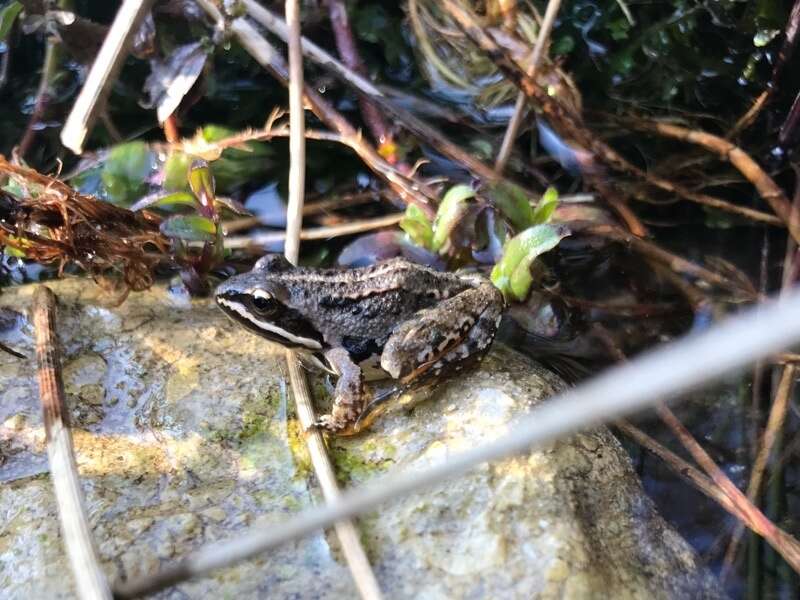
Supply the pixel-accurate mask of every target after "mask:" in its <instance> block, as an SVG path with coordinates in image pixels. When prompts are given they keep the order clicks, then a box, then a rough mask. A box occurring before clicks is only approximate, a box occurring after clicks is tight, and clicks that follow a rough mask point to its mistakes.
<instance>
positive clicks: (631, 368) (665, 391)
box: [117, 292, 800, 598]
mask: <svg viewBox="0 0 800 600" xmlns="http://www.w3.org/2000/svg"><path fill="white" fill-rule="evenodd" d="M799 340H800V292H794V293H792V294H790V295H788V296H787V297H786V298H785V299H784V300H783V301H782V302H780V303H776V302H771V303H768V304H766V305H761V306H759V307H758V308H757V309H756V310H750V311H748V312H747V313H745V314H742V315H739V316H737V317H733V318H731V319H729V320H728V321H727V322H725V323H722V324H719V325H715V326H714V327H712V328H711V329H708V330H707V331H705V332H703V333H702V334H698V335H694V336H690V337H688V338H685V339H683V340H680V341H678V342H675V343H672V344H669V345H667V346H664V347H662V348H660V349H658V350H655V351H651V352H649V353H648V354H645V355H641V356H639V357H637V358H636V359H634V360H632V361H631V362H629V363H627V364H625V365H621V366H619V367H616V368H614V369H611V370H609V371H607V372H605V373H603V374H601V375H598V376H597V377H595V378H594V379H592V380H590V381H588V382H586V383H584V384H582V385H580V386H579V387H576V388H573V389H571V390H569V391H567V392H565V393H564V394H562V395H561V396H559V397H556V398H553V399H552V400H551V401H549V402H547V403H544V404H542V405H540V406H539V407H537V409H536V410H535V411H533V413H532V414H531V415H529V416H527V417H525V418H524V419H523V420H522V421H520V422H519V424H518V425H516V426H515V427H514V428H513V429H512V430H510V431H509V432H507V433H506V434H504V435H503V436H502V437H501V438H499V439H497V440H495V441H493V442H490V443H488V444H483V445H481V446H479V447H476V448H473V449H470V450H467V451H465V452H462V453H460V454H455V455H452V456H449V457H448V458H447V460H446V461H443V462H440V463H438V464H435V465H433V466H431V467H430V468H428V469H425V470H423V471H414V472H405V473H395V474H392V475H389V476H386V477H380V478H376V479H375V480H373V482H372V483H370V484H368V485H366V486H364V487H361V488H359V489H357V490H351V491H347V492H345V493H344V494H342V497H341V498H340V499H338V500H336V501H335V502H332V503H329V504H327V505H326V506H321V507H318V508H314V509H311V510H308V511H305V512H304V513H302V514H300V515H297V516H295V517H294V518H292V519H290V520H288V521H286V522H285V523H282V524H280V525H272V526H270V527H268V528H261V529H253V530H251V531H250V532H246V533H243V534H241V535H239V536H237V539H236V540H231V541H227V542H219V543H216V544H212V545H209V546H206V547H204V548H202V549H200V550H198V551H197V552H195V553H193V554H192V555H190V556H188V557H186V558H184V559H182V560H180V561H178V562H176V563H173V564H171V565H167V566H166V567H165V568H164V569H163V570H162V571H160V572H158V573H154V574H151V575H148V576H145V577H143V578H141V579H139V580H135V581H131V582H129V583H127V584H125V585H124V586H121V587H120V588H119V589H118V590H117V593H118V596H119V597H120V598H133V597H136V596H139V595H142V594H146V593H154V592H157V591H159V590H162V589H164V588H165V587H168V586H170V585H174V584H175V583H178V582H180V581H183V580H185V579H188V578H191V577H200V576H202V575H204V574H206V573H208V572H209V571H212V570H214V569H219V568H222V567H225V566H228V565H231V564H234V563H235V562H237V561H239V560H244V559H247V558H250V557H252V556H256V555H257V554H259V553H261V552H265V551H267V550H269V549H270V548H274V547H276V546H278V545H280V544H283V543H286V542H288V541H290V540H294V539H297V538H300V537H302V536H305V535H308V534H310V533H312V532H314V531H317V530H319V529H321V528H324V527H329V526H330V525H331V524H332V523H335V522H337V521H341V520H342V519H345V518H350V517H354V516H357V515H360V514H362V513H365V512H367V511H370V510H374V509H375V508H376V507H378V506H379V505H380V504H381V503H383V502H386V501H388V500H397V499H398V498H401V497H402V496H403V495H406V494H410V493H412V492H416V491H418V490H420V489H423V488H425V487H430V486H433V485H437V484H439V485H440V484H442V483H443V482H444V481H446V480H447V479H450V478H453V477H456V476H458V475H461V474H463V473H465V472H467V471H469V470H470V469H472V468H474V467H475V466H477V465H479V464H481V463H484V462H487V461H493V460H498V459H500V458H505V457H507V456H511V455H514V454H517V453H520V452H524V451H526V450H528V449H529V448H530V447H531V446H533V445H537V444H544V443H547V442H550V441H552V440H555V439H557V438H559V437H561V436H564V435H568V434H570V433H573V432H575V431H578V430H580V429H583V428H586V427H590V426H594V425H597V424H599V423H601V422H604V421H612V420H617V419H619V418H621V417H623V416H625V415H628V414H632V413H633V412H635V411H637V410H641V409H643V408H645V407H648V406H652V405H654V404H655V403H657V402H659V401H662V400H665V399H668V398H674V397H678V396H679V395H680V394H683V393H685V392H687V391H689V390H692V389H694V388H696V387H698V386H700V385H701V384H706V383H709V382H711V381H713V380H716V379H717V378H719V377H721V376H722V375H724V374H726V373H729V372H731V371H732V370H734V369H738V368H742V367H744V366H745V365H747V364H749V363H751V362H753V361H755V360H758V359H760V358H763V357H765V356H768V355H769V354H771V353H773V352H776V351H777V350H779V349H781V348H785V347H786V346H789V345H791V344H794V343H797V342H798V341H799ZM665 365H669V367H668V368H665ZM776 536H777V537H776V540H777V541H778V542H782V541H785V540H786V538H787V537H788V536H787V535H786V534H785V532H781V531H780V530H778V532H776ZM790 539H791V538H790ZM790 543H791V542H790Z"/></svg>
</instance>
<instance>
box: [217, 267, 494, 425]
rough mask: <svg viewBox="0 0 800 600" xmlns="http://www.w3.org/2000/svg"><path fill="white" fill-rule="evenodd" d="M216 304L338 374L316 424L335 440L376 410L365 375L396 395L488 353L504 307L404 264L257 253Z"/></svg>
mask: <svg viewBox="0 0 800 600" xmlns="http://www.w3.org/2000/svg"><path fill="white" fill-rule="evenodd" d="M216 298H217V302H218V304H219V306H220V307H221V308H222V309H223V310H224V311H225V312H226V313H227V314H228V315H229V316H230V317H231V318H233V319H234V320H236V321H237V322H239V323H241V324H242V325H244V326H245V327H247V328H248V329H250V330H251V331H253V332H255V333H258V334H259V335H261V336H263V337H265V338H267V339H270V340H272V341H275V342H278V343H280V344H282V345H284V346H287V347H291V348H295V349H298V350H301V351H305V352H307V353H309V355H310V356H311V357H312V358H313V361H312V362H315V363H317V364H321V365H324V366H325V367H326V368H328V369H329V370H331V371H333V372H334V373H336V374H337V375H338V380H337V383H336V388H335V390H334V400H333V407H332V410H331V412H330V414H328V415H324V416H323V417H322V418H321V419H320V421H319V425H320V427H322V428H323V429H324V430H326V431H327V432H329V433H334V434H338V435H347V434H352V433H357V432H358V431H361V430H363V429H364V428H365V427H367V426H368V424H369V423H371V422H372V420H373V419H372V418H371V414H372V413H373V412H375V413H376V414H377V412H378V411H377V410H375V411H373V409H374V408H375V407H377V406H378V405H379V404H380V402H374V401H373V400H374V399H372V398H370V397H369V396H368V394H367V391H366V388H365V386H364V380H365V375H369V376H370V378H373V379H374V378H376V377H378V378H388V379H394V380H396V382H397V385H396V386H394V389H395V390H396V391H397V392H403V391H407V390H412V389H415V388H417V387H420V386H425V385H429V384H430V383H431V382H433V381H435V380H437V379H439V378H441V377H446V376H449V375H451V374H453V373H455V372H457V371H458V370H459V369H462V368H463V367H464V366H466V365H467V364H469V363H471V362H472V361H474V360H475V359H476V358H480V357H481V356H482V355H483V354H484V353H485V352H486V351H487V350H488V348H489V346H490V345H491V343H492V340H493V339H494V335H495V333H496V331H497V325H498V323H499V319H500V316H501V313H502V310H503V308H504V304H503V298H502V295H501V294H500V292H499V291H498V290H497V289H496V288H495V287H494V286H493V285H492V284H491V283H490V282H489V281H487V280H486V279H485V278H483V277H481V276H478V275H467V274H463V273H441V272H438V271H435V270H433V269H430V268H428V267H425V266H422V265H417V264H415V263H411V262H409V261H406V260H405V259H393V260H389V261H385V262H382V263H378V264H376V265H374V266H371V267H365V268H359V269H310V268H297V267H293V266H292V265H290V264H289V263H288V262H286V261H285V259H283V258H282V257H279V256H277V255H267V256H266V257H264V258H263V259H261V260H260V261H259V262H258V263H257V264H256V266H255V268H254V269H253V270H252V271H251V272H249V273H244V274H242V275H238V276H235V277H232V278H231V279H229V280H228V281H227V282H225V283H223V284H222V285H220V286H219V288H218V289H217V292H216ZM376 367H379V368H377V369H376Z"/></svg>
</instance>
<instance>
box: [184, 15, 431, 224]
mask: <svg viewBox="0 0 800 600" xmlns="http://www.w3.org/2000/svg"><path fill="white" fill-rule="evenodd" d="M196 2H197V3H198V4H199V5H200V7H201V8H202V9H203V10H204V11H206V13H207V14H208V15H209V17H211V18H212V19H213V21H214V22H215V23H216V24H217V26H218V27H219V28H221V29H227V30H229V31H230V32H231V33H232V34H233V35H234V36H235V37H236V39H237V40H238V42H239V43H240V44H241V46H242V48H244V50H245V51H246V52H247V53H248V54H250V56H252V57H253V58H254V59H255V60H256V62H258V63H259V64H260V65H261V66H262V67H264V69H266V70H267V71H268V72H269V73H270V74H271V75H272V76H273V77H275V78H276V79H278V80H279V81H281V82H282V83H283V84H284V85H288V83H289V72H288V69H287V66H286V62H285V61H284V59H283V57H282V56H281V54H280V53H279V52H278V51H277V50H276V49H275V48H274V47H273V46H272V45H271V44H270V43H269V42H268V41H267V40H266V38H264V36H262V35H261V34H260V33H258V31H256V29H255V28H254V27H253V26H252V25H251V24H250V23H249V22H248V21H247V19H245V18H244V17H237V18H234V19H233V20H232V21H229V22H228V21H226V20H225V17H224V16H223V15H222V13H221V12H220V11H219V9H218V8H217V6H216V4H215V3H214V2H213V1H212V0H196ZM303 97H304V99H305V102H306V103H307V105H308V106H309V108H310V109H311V110H312V111H313V113H314V114H315V115H317V117H319V119H320V120H321V121H322V122H323V123H325V124H326V125H327V126H328V127H330V128H331V129H332V130H333V131H335V132H337V133H338V134H339V136H340V137H341V138H342V140H343V143H346V144H347V145H349V146H350V147H351V148H353V150H354V151H355V152H356V154H358V156H359V158H361V160H363V161H364V163H365V164H366V165H367V166H368V167H369V168H370V169H372V171H373V172H374V173H376V174H377V175H378V176H379V177H381V178H382V179H383V180H384V181H386V182H387V183H388V184H389V186H391V188H392V189H393V190H394V191H395V192H396V193H397V195H398V196H399V197H400V198H401V199H402V200H403V202H405V203H413V204H416V205H418V206H419V207H420V208H421V209H422V210H423V211H424V212H425V213H426V214H429V215H433V212H434V208H433V207H434V206H435V205H436V198H437V195H436V193H435V192H434V191H433V190H431V189H430V188H429V187H428V186H427V185H425V184H424V183H422V182H420V181H418V180H416V179H414V178H412V177H409V176H407V175H404V174H403V173H400V172H399V171H398V170H397V169H396V168H395V167H394V166H392V165H390V164H389V163H388V162H386V160H385V159H384V158H383V157H382V156H381V155H380V154H378V152H377V150H375V148H374V147H373V146H372V145H371V144H370V143H369V142H368V141H367V140H365V139H364V137H363V136H362V135H361V132H359V131H357V130H356V129H355V128H354V127H353V126H352V125H351V124H350V122H349V121H348V120H347V119H345V118H344V116H342V114H341V113H339V111H337V110H336V109H335V108H334V107H333V106H332V105H331V104H330V103H329V102H328V101H327V100H325V99H324V98H323V97H322V96H321V95H320V94H319V93H318V92H317V91H316V90H315V89H314V88H313V87H312V86H309V85H304V86H303Z"/></svg>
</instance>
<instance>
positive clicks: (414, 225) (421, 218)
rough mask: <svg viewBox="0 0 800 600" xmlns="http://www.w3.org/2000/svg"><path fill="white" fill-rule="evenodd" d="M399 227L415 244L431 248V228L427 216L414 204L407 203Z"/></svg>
mask: <svg viewBox="0 0 800 600" xmlns="http://www.w3.org/2000/svg"><path fill="white" fill-rule="evenodd" d="M400 229H402V230H403V231H405V232H406V234H408V237H409V238H411V241H412V242H414V243H415V244H416V245H417V246H422V247H423V248H426V249H428V250H430V249H431V243H432V242H433V228H432V227H431V222H430V220H428V216H427V215H426V214H425V213H424V212H423V211H422V209H421V208H420V207H419V206H417V205H416V204H409V205H408V206H407V207H406V212H405V214H404V215H403V218H402V219H401V220H400Z"/></svg>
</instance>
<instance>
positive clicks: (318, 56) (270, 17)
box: [243, 0, 537, 197]
mask: <svg viewBox="0 0 800 600" xmlns="http://www.w3.org/2000/svg"><path fill="white" fill-rule="evenodd" d="M243 2H244V5H245V6H246V7H247V11H248V14H249V15H250V17H252V18H253V20H255V21H256V22H258V23H259V24H260V25H263V26H264V27H265V28H266V29H268V30H269V31H270V32H272V33H274V34H275V35H277V36H278V37H279V38H281V39H282V40H284V41H286V40H287V39H288V29H287V27H286V22H285V21H283V20H282V19H281V18H280V17H278V16H277V15H275V14H273V13H271V12H270V11H268V10H267V9H265V8H264V7H263V6H261V5H260V4H259V3H258V2H256V1H255V0H243ZM301 42H302V48H303V52H304V53H305V55H306V56H307V57H308V58H309V59H311V60H313V61H314V62H316V63H317V64H318V65H319V66H321V67H322V68H324V69H326V70H328V71H330V72H331V73H332V74H334V75H336V76H337V77H339V78H340V79H341V80H342V81H343V82H345V83H346V84H347V85H349V86H351V87H352V88H353V89H354V90H356V91H357V92H359V93H360V94H362V95H364V96H366V97H368V98H369V99H370V100H371V101H372V102H374V103H375V104H377V105H378V106H379V107H380V108H381V109H382V110H384V111H386V112H387V113H388V114H389V115H391V116H392V117H393V118H394V119H396V120H397V122H398V123H400V124H401V125H402V126H403V127H404V128H405V129H406V130H408V131H409V132H411V133H412V134H413V135H414V136H416V137H417V138H418V139H419V140H421V141H422V142H423V143H425V144H427V145H430V146H432V147H433V148H435V149H436V150H438V151H439V152H441V153H442V154H443V155H445V156H447V157H448V158H450V159H451V160H453V161H454V162H456V163H458V164H460V165H461V166H463V167H464V168H465V169H467V170H469V171H470V172H471V173H472V174H473V175H475V176H476V177H480V178H481V179H485V180H486V181H497V180H500V179H503V178H502V177H501V175H500V174H498V173H496V172H495V170H494V169H493V168H492V167H490V166H489V165H487V164H485V163H483V162H482V161H480V160H478V159H477V158H475V156H473V155H472V154H470V153H469V152H467V151H466V150H464V149H463V148H461V147H460V146H458V145H457V144H455V143H453V142H452V141H451V140H450V139H449V138H448V137H447V136H446V135H444V134H443V133H442V132H441V131H439V130H438V129H437V128H436V127H434V126H433V125H431V124H430V123H428V122H426V121H424V120H423V119H420V118H419V117H417V116H416V115H414V114H413V113H411V112H410V111H408V110H405V109H404V108H401V107H400V106H398V105H397V103H396V102H393V101H392V100H391V99H390V98H389V97H388V96H387V95H386V94H385V93H384V92H383V91H382V90H381V89H380V88H378V86H376V85H375V84H374V83H372V82H371V81H370V80H369V79H367V78H366V77H363V76H362V75H360V74H359V73H357V72H355V71H353V70H352V69H350V68H348V67H347V66H346V65H344V64H342V63H341V62H340V61H338V60H337V59H336V57H334V56H333V55H331V54H330V53H328V52H327V51H326V50H324V49H323V48H321V47H319V46H317V45H316V44H315V43H314V42H312V41H311V40H309V39H307V38H301ZM526 192H528V193H529V195H530V196H532V197H533V196H535V195H537V194H535V193H533V192H532V191H530V190H526Z"/></svg>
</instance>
